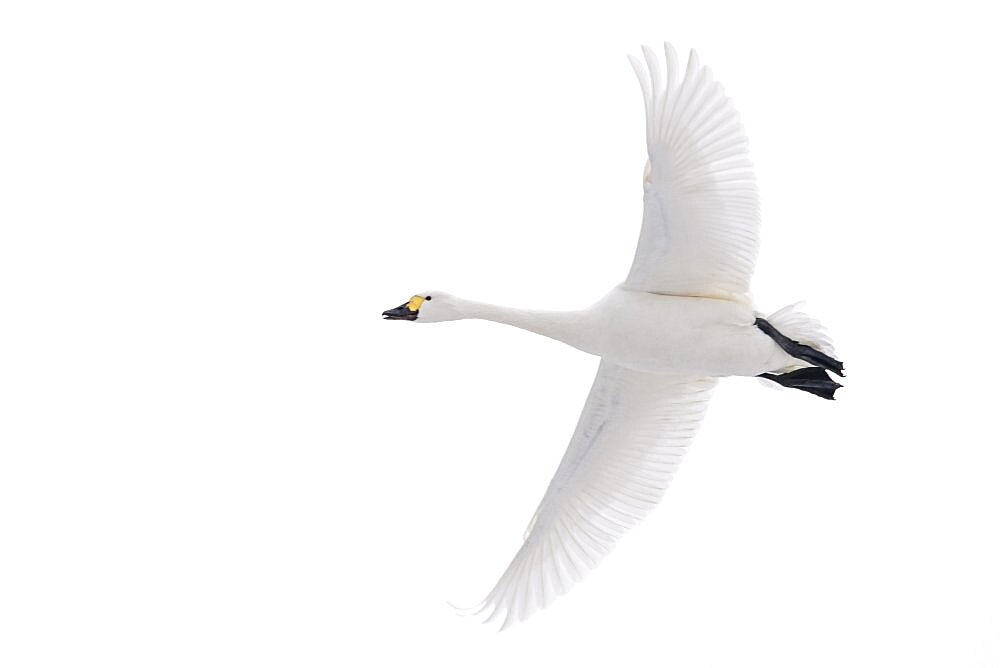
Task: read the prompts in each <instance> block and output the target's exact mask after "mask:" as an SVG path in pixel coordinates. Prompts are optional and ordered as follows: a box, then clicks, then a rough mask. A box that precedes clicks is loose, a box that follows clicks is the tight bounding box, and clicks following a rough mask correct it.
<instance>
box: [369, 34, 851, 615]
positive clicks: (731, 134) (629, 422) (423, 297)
mask: <svg viewBox="0 0 1000 668" xmlns="http://www.w3.org/2000/svg"><path fill="white" fill-rule="evenodd" d="M643 52H644V55H645V60H646V66H648V70H647V67H644V66H643V64H642V63H641V62H640V61H638V60H637V59H632V64H633V66H634V67H635V70H636V74H637V75H638V76H639V83H640V85H641V86H642V90H643V97H644V99H645V103H646V130H647V132H646V135H647V136H646V140H647V148H648V150H649V163H648V164H647V166H646V172H645V177H644V179H643V185H644V190H645V208H644V213H643V223H642V230H641V232H640V235H639V244H638V247H637V249H636V254H635V259H634V261H633V264H632V269H631V271H630V272H629V275H628V277H627V278H626V280H625V281H624V282H623V283H622V284H621V285H620V286H618V287H616V288H614V289H612V290H611V292H609V293H608V294H607V295H606V296H605V297H604V298H603V299H601V300H600V301H598V302H597V303H595V304H594V305H593V306H591V307H590V308H588V309H584V310H582V311H568V312H555V311H532V310H524V309H516V308H507V307H501V306H495V305H491V304H484V303H480V302H473V301H468V300H464V299H459V298H457V297H453V296H451V295H449V294H447V293H443V292H438V291H429V292H421V293H419V294H418V295H415V296H414V297H413V298H411V299H410V301H409V302H407V303H406V304H403V305H401V306H399V307H397V308H395V309H390V310H388V311H385V312H384V313H383V315H384V316H385V317H386V318H389V319H397V320H413V321H416V322H442V321H447V320H458V319H462V318H480V319H484V320H492V321H495V322H500V323H504V324H507V325H512V326H514V327H518V328H521V329H525V330H528V331H531V332H535V333H537V334H542V335H544V336H548V337H551V338H553V339H557V340H559V341H563V342H564V343H567V344H569V345H571V346H573V347H575V348H579V349H580V350H582V351H584V352H587V353H591V354H593V355H598V356H599V357H601V359H602V361H601V366H600V369H599V370H598V373H597V378H596V379H595V381H594V386H593V388H592V389H591V392H590V396H589V398H588V399H587V403H586V405H585V406H584V409H583V413H582V415H581V416H580V422H579V424H578V425H577V428H576V431H575V432H574V434H573V437H572V439H571V441H570V444H569V447H568V448H567V450H566V454H565V455H564V457H563V460H562V462H561V463H560V465H559V468H558V470H557V471H556V474H555V477H554V478H553V479H552V482H551V483H550V484H549V488H548V490H547V491H546V493H545V496H544V498H543V499H542V502H541V504H539V507H538V510H537V511H536V513H535V516H534V518H533V519H532V521H531V524H530V525H529V527H528V531H527V532H526V533H525V540H524V544H523V545H522V547H521V549H520V550H519V551H518V553H517V555H516V556H515V557H514V560H513V561H512V562H511V564H510V566H509V567H508V568H507V570H506V572H505V573H504V574H503V576H502V577H501V578H500V581H499V582H498V583H497V584H496V586H495V587H494V588H493V590H492V591H491V592H490V594H489V595H488V596H487V597H486V599H485V601H484V602H483V604H482V606H481V607H480V608H479V610H480V611H485V612H488V613H489V618H490V619H493V618H495V617H501V618H502V619H503V620H504V626H507V625H508V624H511V623H513V622H515V621H517V620H520V619H525V618H526V617H528V616H529V615H530V614H531V613H532V612H534V611H535V610H536V609H538V608H541V607H545V606H546V605H548V603H550V602H551V601H552V599H553V598H554V597H555V596H557V595H559V594H562V593H564V592H565V591H566V590H567V589H568V588H569V587H570V586H571V585H572V584H573V583H574V582H576V581H578V580H579V579H580V578H582V577H583V576H584V575H585V574H586V572H587V571H589V570H590V569H591V568H593V567H594V566H596V565H597V563H598V562H599V561H600V559H601V558H602V557H603V556H604V555H605V554H607V553H608V552H609V551H610V550H611V549H612V547H613V546H614V543H615V541H616V540H617V538H618V537H619V536H620V535H621V534H622V533H624V532H625V531H626V530H627V529H628V528H629V527H631V526H632V525H633V524H634V523H635V522H636V521H637V520H638V519H640V518H641V517H642V516H644V515H645V513H646V512H647V511H648V510H649V509H650V508H652V507H653V506H654V505H655V504H656V503H657V502H658V501H659V499H660V497H661V496H662V495H663V492H664V490H665V489H666V487H667V485H668V483H669V482H670V479H671V477H672V476H673V473H674V471H675V470H676V468H677V466H678V464H679V462H680V459H681V457H682V455H683V454H684V452H685V451H686V449H687V447H688V444H689V443H690V441H691V439H692V438H693V437H694V433H695V431H696V430H697V427H698V425H699V424H700V422H701V419H702V417H703V415H704V412H705V407H706V405H707V402H708V399H709V397H710V395H711V390H712V388H713V387H714V386H715V384H716V382H717V379H718V378H720V377H723V376H763V377H765V378H767V379H769V380H773V381H775V382H777V383H779V384H781V385H785V386H788V387H795V388H797V389H802V390H805V391H808V392H811V393H813V394H817V395H819V396H823V397H825V398H827V399H832V398H833V393H834V391H835V390H836V389H837V388H838V387H840V386H839V385H838V384H837V383H835V382H833V381H832V380H831V379H830V378H829V377H828V376H827V375H826V371H825V370H831V371H834V372H835V373H839V374H841V375H843V374H842V369H843V365H842V364H841V363H840V362H839V361H837V360H835V359H834V358H833V357H832V356H831V355H832V353H833V351H832V347H831V346H830V342H829V340H828V339H827V338H826V337H825V335H824V334H823V332H822V329H821V328H820V326H819V324H818V323H817V322H816V321H815V320H812V319H810V318H808V317H806V316H804V315H803V314H801V313H799V312H798V311H796V310H795V309H794V308H793V307H786V308H785V309H782V310H781V311H778V312H777V313H775V314H773V315H771V316H769V317H768V318H767V319H763V318H760V316H759V314H758V313H757V312H756V311H755V310H754V308H753V306H752V302H751V299H750V297H749V285H750V278H751V275H752V273H753V268H754V263H755V261H756V256H757V244H758V230H759V226H760V220H759V215H758V200H757V190H756V186H755V183H754V176H753V171H752V168H751V164H750V162H749V160H748V159H747V141H746V137H745V136H744V134H743V128H742V126H741V125H740V123H739V119H738V116H737V114H736V111H735V109H734V108H733V105H732V102H731V101H730V100H729V98H727V97H726V96H725V94H724V93H723V92H722V88H721V86H720V85H719V84H717V83H716V82H714V81H713V79H712V76H711V73H710V72H709V71H708V69H707V68H703V67H700V66H699V64H698V59H697V56H696V55H695V53H694V52H693V51H692V52H691V56H690V57H689V59H688V63H687V69H686V72H685V74H684V76H683V77H680V76H678V71H677V58H676V55H675V54H674V51H673V49H672V48H671V47H670V46H669V45H665V62H666V66H667V70H666V75H665V76H664V75H663V74H661V70H660V61H659V59H658V58H657V57H656V55H655V54H654V53H653V52H652V50H650V49H648V48H647V47H643Z"/></svg>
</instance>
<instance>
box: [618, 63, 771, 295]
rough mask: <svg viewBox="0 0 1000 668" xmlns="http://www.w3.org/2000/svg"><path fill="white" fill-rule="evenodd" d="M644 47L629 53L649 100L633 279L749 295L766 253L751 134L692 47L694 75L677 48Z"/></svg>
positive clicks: (691, 291)
mask: <svg viewBox="0 0 1000 668" xmlns="http://www.w3.org/2000/svg"><path fill="white" fill-rule="evenodd" d="M664 52H665V55H666V76H665V77H664V75H663V73H662V72H661V70H660V61H659V57H658V56H656V54H654V53H653V51H652V49H650V48H649V47H645V46H644V47H643V55H644V56H645V60H646V63H645V65H644V64H643V63H642V62H641V61H640V60H639V59H638V58H634V57H631V56H630V57H629V59H630V61H631V62H632V67H633V68H634V69H635V72H636V75H637V76H638V77H639V85H640V86H641V87H642V95H643V98H644V99H645V102H646V145H647V148H648V151H649V164H648V165H647V166H646V177H645V182H644V186H645V198H644V204H645V207H644V210H643V216H642V231H641V232H640V234H639V245H638V248H637V249H636V252H635V260H634V261H633V263H632V270H631V271H630V272H629V275H628V278H627V279H626V280H625V285H626V286H628V287H630V288H633V289H636V290H643V291H646V292H656V293H662V294H675V295H689V296H699V297H722V298H734V297H738V296H739V295H744V294H746V293H747V292H748V290H749V287H750V277H751V275H752V274H753V269H754V264H755V263H756V261H757V245H758V236H759V228H760V213H759V202H758V197H757V187H756V184H755V182H754V175H753V169H752V165H751V163H750V161H749V159H748V158H747V138H746V135H745V134H744V132H743V126H742V125H741V124H740V120H739V114H738V113H737V112H736V109H735V107H734V106H733V103H732V100H730V99H729V98H728V97H726V95H725V93H724V92H723V90H722V86H721V85H720V84H719V83H718V82H716V81H714V80H713V79H712V73H711V71H710V70H709V69H708V68H707V67H702V66H700V65H699V63H698V55H697V54H696V53H695V52H694V51H691V54H690V56H689V57H688V62H687V69H686V71H685V73H684V78H683V79H680V78H679V77H678V70H677V54H676V53H674V49H673V47H671V46H670V45H669V44H664Z"/></svg>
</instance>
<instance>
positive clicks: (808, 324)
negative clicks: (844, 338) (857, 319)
mask: <svg viewBox="0 0 1000 668" xmlns="http://www.w3.org/2000/svg"><path fill="white" fill-rule="evenodd" d="M802 304H803V302H797V303H795V304H789V305H788V306H786V307H784V308H782V309H778V310H777V311H775V312H774V313H772V314H771V315H769V316H767V321H768V322H769V323H771V324H772V325H774V328H775V329H777V330H778V331H779V332H781V333H782V334H784V335H785V336H787V337H788V338H790V339H793V340H795V341H798V342H799V343H804V344H806V345H807V346H811V347H813V348H815V349H817V350H819V351H820V352H823V353H826V354H827V355H829V356H830V357H836V353H835V351H834V350H833V342H832V341H831V340H830V337H829V335H828V334H827V333H826V330H825V329H824V328H823V325H821V324H820V322H819V320H816V319H815V318H812V317H810V316H808V315H806V314H805V313H803V312H802V311H800V310H799V307H800V306H802Z"/></svg>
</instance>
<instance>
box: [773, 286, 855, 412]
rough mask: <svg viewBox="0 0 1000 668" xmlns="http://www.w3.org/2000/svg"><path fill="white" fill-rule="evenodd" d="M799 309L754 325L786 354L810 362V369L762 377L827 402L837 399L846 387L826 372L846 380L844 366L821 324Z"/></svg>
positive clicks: (795, 307)
mask: <svg viewBox="0 0 1000 668" xmlns="http://www.w3.org/2000/svg"><path fill="white" fill-rule="evenodd" d="M798 306H799V305H798V304H793V305H791V306H786V307H785V308H783V309H781V310H780V311H777V312H775V313H773V314H771V315H770V316H768V317H767V318H766V319H765V318H757V320H756V322H755V323H754V324H755V325H757V327H758V328H759V329H760V330H761V331H762V332H764V333H765V334H767V335H768V336H769V337H771V338H772V339H774V342H775V343H777V344H778V346H779V347H781V349H782V350H784V351H785V352H786V353H788V354H789V355H791V356H792V357H794V358H796V359H799V360H802V361H803V362H806V364H808V366H805V367H804V368H803V367H789V368H788V369H784V372H785V373H780V374H771V373H765V374H761V376H760V377H761V378H766V379H767V380H771V381H774V382H776V383H778V384H779V385H783V386H784V387H794V388H795V389H797V390H804V391H806V392H810V393H812V394H815V395H817V396H821V397H823V398H824V399H833V393H834V392H836V391H837V388H839V387H842V386H841V385H840V384H839V383H836V382H834V381H833V380H832V379H831V378H830V377H829V376H828V375H827V374H826V371H832V372H833V373H835V374H837V375H838V376H843V375H844V363H843V362H841V361H840V360H838V359H837V358H835V357H834V356H833V355H834V352H833V344H832V343H831V342H830V337H828V336H827V334H826V331H825V330H824V329H823V326H822V325H820V324H819V321H817V320H815V319H813V318H810V317H809V316H807V315H806V314H804V313H802V312H801V311H799V310H798ZM824 369H825V370H826V371H824Z"/></svg>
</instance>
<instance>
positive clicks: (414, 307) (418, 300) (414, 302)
mask: <svg viewBox="0 0 1000 668" xmlns="http://www.w3.org/2000/svg"><path fill="white" fill-rule="evenodd" d="M423 303H424V298H423V297H419V296H417V295H413V297H411V298H410V301H409V302H407V304H406V308H408V309H410V310H411V311H413V312H414V313H416V312H417V311H419V310H420V305H421V304H423Z"/></svg>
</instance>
